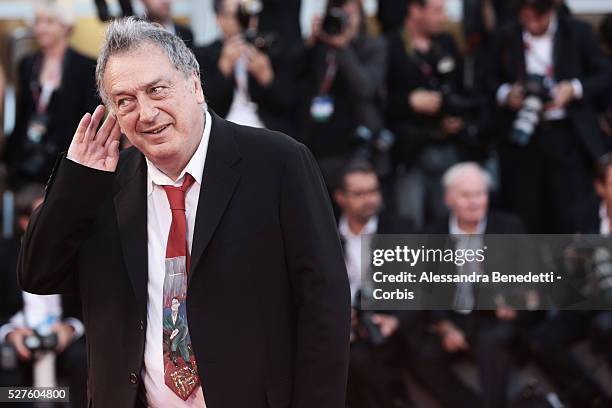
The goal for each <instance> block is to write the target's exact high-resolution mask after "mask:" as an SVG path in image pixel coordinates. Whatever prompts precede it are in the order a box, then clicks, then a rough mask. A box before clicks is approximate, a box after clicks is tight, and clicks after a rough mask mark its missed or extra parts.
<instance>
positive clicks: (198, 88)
mask: <svg viewBox="0 0 612 408" xmlns="http://www.w3.org/2000/svg"><path fill="white" fill-rule="evenodd" d="M191 80H192V82H193V91H194V92H195V96H196V100H197V101H198V103H199V104H203V103H204V101H205V98H204V90H203V89H202V82H201V81H200V76H199V75H197V74H196V73H195V72H194V73H193V74H192V76H191Z"/></svg>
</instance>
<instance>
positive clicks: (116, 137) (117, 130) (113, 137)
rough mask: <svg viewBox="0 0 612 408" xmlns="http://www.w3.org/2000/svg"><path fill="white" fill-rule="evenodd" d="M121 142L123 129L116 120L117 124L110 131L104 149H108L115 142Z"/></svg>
mask: <svg viewBox="0 0 612 408" xmlns="http://www.w3.org/2000/svg"><path fill="white" fill-rule="evenodd" d="M120 140H121V127H120V126H119V121H117V120H116V118H115V123H114V124H113V128H112V129H111V130H110V135H109V137H108V138H107V139H106V141H105V142H104V147H108V145H109V144H111V143H112V142H113V141H120Z"/></svg>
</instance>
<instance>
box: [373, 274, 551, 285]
mask: <svg viewBox="0 0 612 408" xmlns="http://www.w3.org/2000/svg"><path fill="white" fill-rule="evenodd" d="M372 278H373V280H374V282H376V283H551V282H554V281H555V273H554V272H547V273H543V272H542V273H533V272H528V273H525V274H505V273H501V272H491V273H490V274H482V273H476V272H472V273H456V274H435V273H433V272H422V273H421V274H420V275H419V276H418V277H417V274H416V273H411V272H400V273H395V274H385V273H383V272H374V274H373V276H372ZM558 279H560V277H558Z"/></svg>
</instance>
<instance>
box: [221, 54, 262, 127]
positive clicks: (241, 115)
mask: <svg viewBox="0 0 612 408" xmlns="http://www.w3.org/2000/svg"><path fill="white" fill-rule="evenodd" d="M248 63H249V61H248V58H247V56H246V55H243V56H242V57H240V58H238V60H237V61H236V65H235V68H234V78H235V79H236V88H234V99H233V100H232V106H230V109H229V112H228V113H227V116H226V119H227V120H229V121H231V122H234V123H237V124H239V125H244V126H252V127H256V128H263V127H265V126H264V124H263V122H262V120H261V118H260V117H259V114H258V113H257V104H256V103H255V102H253V101H252V100H251V95H250V94H249V71H248V69H247V65H248Z"/></svg>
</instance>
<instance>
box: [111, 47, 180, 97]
mask: <svg viewBox="0 0 612 408" xmlns="http://www.w3.org/2000/svg"><path fill="white" fill-rule="evenodd" d="M177 73H179V71H178V69H177V68H176V67H175V66H174V65H172V63H171V62H170V60H169V58H168V56H167V55H166V54H165V52H164V51H163V50H162V49H161V48H160V47H157V46H155V45H149V44H147V45H143V46H140V47H138V48H136V49H134V50H130V51H125V52H122V53H119V54H115V55H113V56H111V57H110V58H109V59H108V61H107V63H106V70H105V72H104V84H105V88H106V91H107V93H108V95H109V96H110V97H113V96H116V95H118V94H120V93H126V92H128V91H137V90H140V89H146V88H148V87H150V86H152V85H154V84H155V83H157V82H160V81H173V80H174V78H175V77H176V74H177Z"/></svg>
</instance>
